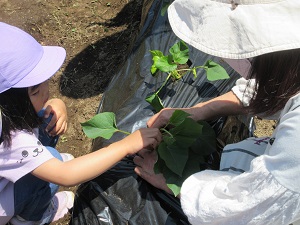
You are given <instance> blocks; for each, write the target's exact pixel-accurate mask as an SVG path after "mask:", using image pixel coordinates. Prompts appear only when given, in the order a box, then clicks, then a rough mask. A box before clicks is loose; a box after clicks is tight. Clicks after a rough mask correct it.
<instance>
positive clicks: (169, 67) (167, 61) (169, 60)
mask: <svg viewBox="0 0 300 225" xmlns="http://www.w3.org/2000/svg"><path fill="white" fill-rule="evenodd" d="M154 65H155V67H156V68H157V69H159V70H160V71H162V72H170V71H173V70H176V69H177V64H176V63H174V62H173V57H172V56H170V55H168V56H163V57H159V58H157V59H156V60H155V61H154Z"/></svg>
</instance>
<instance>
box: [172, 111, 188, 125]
mask: <svg viewBox="0 0 300 225" xmlns="http://www.w3.org/2000/svg"><path fill="white" fill-rule="evenodd" d="M189 116H190V114H188V113H187V112H185V111H183V110H175V111H174V112H173V114H172V116H171V117H170V119H169V124H171V125H173V126H178V125H180V124H181V123H183V121H184V120H185V119H186V118H187V117H189Z"/></svg>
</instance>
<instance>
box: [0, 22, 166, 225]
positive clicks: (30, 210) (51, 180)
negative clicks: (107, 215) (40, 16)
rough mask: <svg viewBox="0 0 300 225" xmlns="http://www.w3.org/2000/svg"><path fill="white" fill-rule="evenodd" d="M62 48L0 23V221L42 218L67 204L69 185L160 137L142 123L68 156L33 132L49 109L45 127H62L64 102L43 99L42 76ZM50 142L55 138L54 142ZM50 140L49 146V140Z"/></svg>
mask: <svg viewBox="0 0 300 225" xmlns="http://www.w3.org/2000/svg"><path fill="white" fill-rule="evenodd" d="M65 56H66V53H65V50H64V49H63V48H61V47H57V46H41V45H40V44H39V43H38V42H37V41H36V40H35V39H34V38H33V37H32V36H30V35H29V34H27V33H26V32H24V31H22V30H20V29H19V28H17V27H14V26H11V25H8V24H5V23H0V133H1V138H0V174H1V175H0V224H1V225H2V224H6V223H7V222H8V221H9V222H10V223H11V224H13V225H17V224H24V225H25V224H26V225H27V224H28V225H29V224H45V223H50V222H52V221H55V220H58V219H60V218H62V217H63V216H64V215H65V214H66V213H67V212H68V210H69V209H70V208H72V207H73V200H74V194H73V193H72V192H68V191H63V192H57V190H58V188H59V185H63V186H74V185H77V184H80V183H82V182H85V181H87V180H90V179H93V178H94V177H96V176H98V175H100V174H101V173H103V172H104V171H106V170H107V169H109V168H110V167H112V166H113V165H114V164H115V163H117V162H118V161H119V160H121V159H122V158H123V157H125V156H126V155H128V154H134V153H136V152H138V151H140V150H141V149H143V148H147V147H148V146H154V147H156V146H157V145H158V144H159V142H160V141H161V134H160V132H159V129H157V128H143V129H140V130H137V131H135V132H133V133H132V134H131V135H129V136H127V137H126V138H124V139H123V140H120V141H118V142H115V143H113V144H111V145H110V146H107V147H105V148H103V149H101V151H95V152H92V153H90V154H87V155H85V156H82V157H79V158H76V159H74V157H73V156H72V155H70V154H59V153H58V152H57V150H56V149H54V148H52V147H50V146H45V145H48V143H47V144H44V143H45V142H44V141H43V140H42V139H41V138H40V137H39V129H38V128H39V127H40V126H41V125H42V122H43V121H42V119H41V117H39V114H40V113H41V112H42V114H43V112H44V111H45V117H48V116H49V114H50V113H52V114H53V117H52V120H51V121H50V123H49V125H48V126H47V127H46V130H49V128H52V127H54V128H53V129H52V130H51V131H49V133H50V134H51V135H59V134H62V133H64V132H65V130H66V115H67V114H66V108H65V105H64V103H63V102H62V101H61V100H59V99H51V100H49V87H48V79H49V78H50V77H51V76H53V75H54V74H55V73H56V71H57V70H58V69H59V68H60V67H61V65H62V63H63V62H64V59H65ZM54 145H55V144H54ZM54 145H53V146H54Z"/></svg>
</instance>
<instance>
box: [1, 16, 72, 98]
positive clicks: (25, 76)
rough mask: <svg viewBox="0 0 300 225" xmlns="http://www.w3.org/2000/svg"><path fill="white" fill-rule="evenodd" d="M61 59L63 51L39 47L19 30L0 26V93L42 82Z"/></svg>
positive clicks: (56, 48)
mask: <svg viewBox="0 0 300 225" xmlns="http://www.w3.org/2000/svg"><path fill="white" fill-rule="evenodd" d="M65 57H66V51H65V49H64V48H62V47H58V46H42V45H40V44H39V43H38V42H37V41H36V40H35V39H34V38H33V37H32V36H30V35H29V34H28V33H26V32H24V31H23V30H21V29H19V28H17V27H14V26H11V25H8V24H6V23H2V22H0V93H2V92H4V91H6V90H8V89H10V88H23V87H31V86H34V85H37V84H40V83H42V82H44V81H45V80H47V79H49V78H50V77H51V76H52V75H54V74H55V73H56V72H57V70H59V68H60V67H61V65H62V64H63V62H64V60H65Z"/></svg>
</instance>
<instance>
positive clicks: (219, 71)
mask: <svg viewBox="0 0 300 225" xmlns="http://www.w3.org/2000/svg"><path fill="white" fill-rule="evenodd" d="M204 69H205V70H206V75H207V79H208V80H209V81H215V80H221V79H228V78H229V75H228V74H227V72H226V70H225V69H224V68H223V67H222V66H220V65H219V64H217V63H215V62H214V61H212V60H208V61H207V62H206V63H205V65H204Z"/></svg>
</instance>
